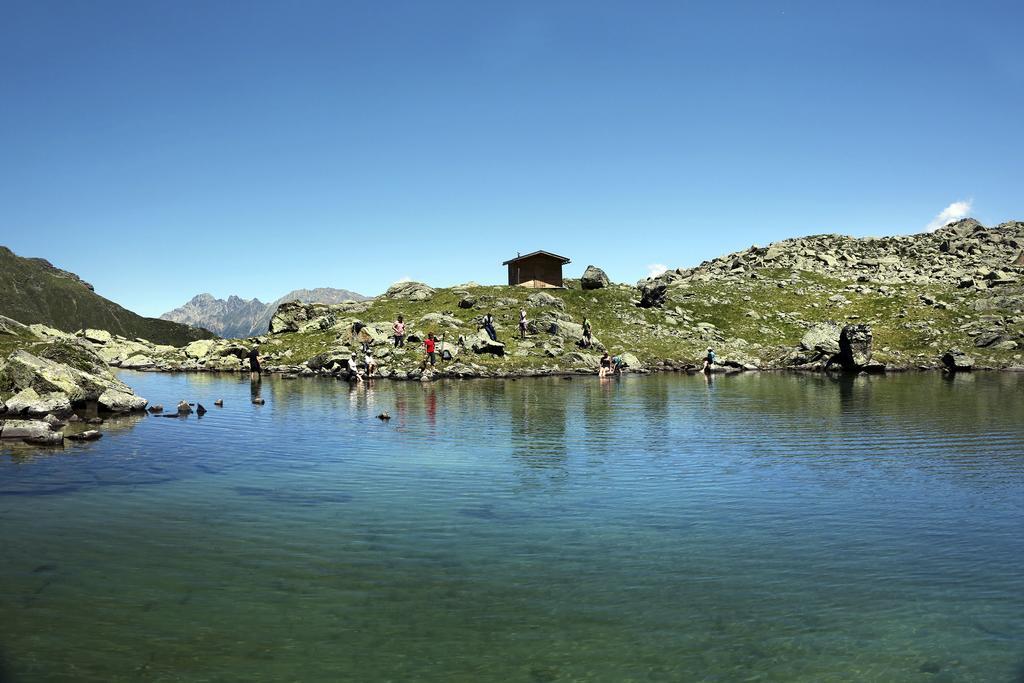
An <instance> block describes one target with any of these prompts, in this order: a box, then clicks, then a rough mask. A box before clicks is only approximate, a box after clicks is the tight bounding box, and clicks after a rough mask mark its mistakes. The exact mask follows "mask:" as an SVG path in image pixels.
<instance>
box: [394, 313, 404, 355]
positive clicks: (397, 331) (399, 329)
mask: <svg viewBox="0 0 1024 683" xmlns="http://www.w3.org/2000/svg"><path fill="white" fill-rule="evenodd" d="M391 330H392V332H393V333H394V336H395V348H396V349H404V348H405V318H403V317H402V316H398V320H396V321H395V324H394V325H392V326H391Z"/></svg>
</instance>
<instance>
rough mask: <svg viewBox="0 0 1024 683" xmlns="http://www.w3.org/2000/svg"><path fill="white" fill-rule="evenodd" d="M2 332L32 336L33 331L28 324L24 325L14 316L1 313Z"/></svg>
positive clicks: (0, 329)
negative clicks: (10, 316) (9, 316)
mask: <svg viewBox="0 0 1024 683" xmlns="http://www.w3.org/2000/svg"><path fill="white" fill-rule="evenodd" d="M0 334H6V335H10V336H12V337H32V336H34V335H33V332H32V330H31V329H30V328H29V327H28V325H23V324H21V323H19V322H18V321H17V320H14V319H13V318H8V317H7V316H3V315H0Z"/></svg>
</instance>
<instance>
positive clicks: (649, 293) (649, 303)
mask: <svg viewBox="0 0 1024 683" xmlns="http://www.w3.org/2000/svg"><path fill="white" fill-rule="evenodd" d="M667 296H668V285H667V284H666V283H664V282H660V281H658V280H648V281H647V282H645V283H644V284H643V285H642V286H641V287H640V307H641V308H657V307H660V306H662V305H664V303H665V299H666V298H667Z"/></svg>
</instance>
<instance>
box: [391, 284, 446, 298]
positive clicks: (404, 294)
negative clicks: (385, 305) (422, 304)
mask: <svg viewBox="0 0 1024 683" xmlns="http://www.w3.org/2000/svg"><path fill="white" fill-rule="evenodd" d="M434 294H435V291H434V288H433V287H430V286H428V285H425V284H423V283H422V282H412V281H410V282H396V283H395V284H393V285H391V286H390V287H388V291H386V292H384V296H385V297H386V298H389V299H408V300H410V301H424V300H426V299H429V298H431V297H433V296H434Z"/></svg>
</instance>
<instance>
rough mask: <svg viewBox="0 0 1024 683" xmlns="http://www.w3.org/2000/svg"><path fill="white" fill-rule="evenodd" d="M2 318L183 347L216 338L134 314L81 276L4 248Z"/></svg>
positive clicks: (0, 262) (0, 293) (1, 257)
mask: <svg viewBox="0 0 1024 683" xmlns="http://www.w3.org/2000/svg"><path fill="white" fill-rule="evenodd" d="M0 315H4V316H7V317H9V318H13V319H14V320H17V321H19V322H22V323H25V324H32V323H41V324H43V325H49V326H51V327H55V328H57V329H60V330H64V331H68V332H70V331H74V330H78V329H82V328H83V327H94V328H100V329H104V330H110V331H111V332H113V333H115V334H119V335H122V336H125V337H130V338H135V337H141V338H144V339H148V340H151V341H153V342H156V343H158V344H177V345H182V344H187V343H189V342H190V341H194V340H196V339H209V338H211V337H213V336H214V335H213V334H212V333H210V332H208V331H206V330H203V329H197V328H194V327H189V326H188V325H181V324H179V323H175V322H170V321H167V320H157V319H156V318H144V317H142V316H140V315H137V314H135V313H132V312H131V311H129V310H127V309H125V308H122V307H121V306H118V305H117V304H115V303H114V302H113V301H110V300H108V299H104V298H103V297H102V296H100V295H99V294H96V292H94V291H93V288H92V285H90V284H88V283H86V282H83V281H82V280H81V279H80V278H79V277H78V276H77V275H74V274H73V273H69V272H67V271H65V270H61V269H59V268H56V267H54V266H53V265H51V264H50V263H49V262H48V261H45V260H43V259H36V258H22V257H20V256H17V255H16V254H15V253H14V252H12V251H11V250H10V249H8V248H6V247H0Z"/></svg>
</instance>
